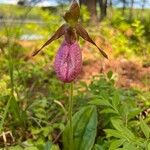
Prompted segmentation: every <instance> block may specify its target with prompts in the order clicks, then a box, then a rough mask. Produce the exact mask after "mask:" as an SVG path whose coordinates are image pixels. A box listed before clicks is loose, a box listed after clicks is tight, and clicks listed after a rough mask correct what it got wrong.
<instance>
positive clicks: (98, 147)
mask: <svg viewBox="0 0 150 150" xmlns="http://www.w3.org/2000/svg"><path fill="white" fill-rule="evenodd" d="M93 150H104V148H103V147H102V146H100V145H98V144H95V146H94V149H93Z"/></svg>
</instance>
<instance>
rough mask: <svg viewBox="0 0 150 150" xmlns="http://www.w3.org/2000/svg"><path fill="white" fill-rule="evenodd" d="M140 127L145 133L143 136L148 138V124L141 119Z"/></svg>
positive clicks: (149, 130) (149, 133)
mask: <svg viewBox="0 0 150 150" xmlns="http://www.w3.org/2000/svg"><path fill="white" fill-rule="evenodd" d="M140 122H141V129H142V131H143V133H144V135H145V137H146V138H147V139H148V138H149V137H150V128H149V127H148V125H147V124H146V123H145V122H144V120H143V119H141V121H140Z"/></svg>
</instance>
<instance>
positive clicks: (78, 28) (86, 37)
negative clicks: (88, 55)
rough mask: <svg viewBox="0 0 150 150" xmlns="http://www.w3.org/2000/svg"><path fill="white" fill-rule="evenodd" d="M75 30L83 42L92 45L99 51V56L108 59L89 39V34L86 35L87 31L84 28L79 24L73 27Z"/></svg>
mask: <svg viewBox="0 0 150 150" xmlns="http://www.w3.org/2000/svg"><path fill="white" fill-rule="evenodd" d="M75 29H76V31H77V34H78V35H79V36H81V37H82V38H83V39H84V40H86V41H88V42H90V43H92V44H93V45H95V46H96V47H97V48H98V49H99V51H100V52H101V54H102V55H103V56H104V57H105V58H107V59H108V56H107V54H106V53H105V52H104V51H103V50H102V49H101V48H99V47H98V46H97V45H96V43H95V42H94V41H93V40H92V39H91V37H90V36H89V34H88V33H87V31H86V30H85V29H84V27H82V25H81V24H79V23H78V24H77V25H76V26H75Z"/></svg>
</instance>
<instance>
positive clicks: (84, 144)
mask: <svg viewBox="0 0 150 150" xmlns="http://www.w3.org/2000/svg"><path fill="white" fill-rule="evenodd" d="M96 131H97V111H96V107H95V106H87V107H84V108H82V109H81V110H80V111H79V112H77V113H76V114H75V115H74V116H73V140H74V143H73V144H74V150H91V149H92V147H93V145H94V141H95V137H96ZM68 141H69V125H68V124H67V126H66V128H65V131H64V133H63V143H64V150H68V149H69V148H68Z"/></svg>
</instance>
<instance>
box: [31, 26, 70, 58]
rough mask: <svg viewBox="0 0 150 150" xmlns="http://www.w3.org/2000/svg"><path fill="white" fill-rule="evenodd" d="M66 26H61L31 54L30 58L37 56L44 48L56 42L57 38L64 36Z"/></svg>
mask: <svg viewBox="0 0 150 150" xmlns="http://www.w3.org/2000/svg"><path fill="white" fill-rule="evenodd" d="M66 26H67V25H66V24H63V25H62V26H61V27H60V28H59V29H58V30H57V31H56V32H55V34H54V35H53V36H52V37H51V38H50V39H49V40H48V41H47V42H46V43H45V44H44V45H43V46H42V47H41V48H40V49H38V50H36V51H34V52H33V53H32V56H35V55H37V54H38V53H39V52H40V51H41V50H42V49H43V48H44V47H46V46H47V45H49V44H50V43H51V42H53V41H54V40H57V39H58V38H60V37H61V36H62V35H64V34H65V30H66Z"/></svg>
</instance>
